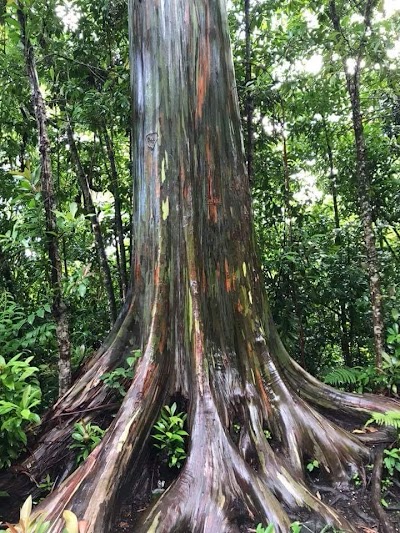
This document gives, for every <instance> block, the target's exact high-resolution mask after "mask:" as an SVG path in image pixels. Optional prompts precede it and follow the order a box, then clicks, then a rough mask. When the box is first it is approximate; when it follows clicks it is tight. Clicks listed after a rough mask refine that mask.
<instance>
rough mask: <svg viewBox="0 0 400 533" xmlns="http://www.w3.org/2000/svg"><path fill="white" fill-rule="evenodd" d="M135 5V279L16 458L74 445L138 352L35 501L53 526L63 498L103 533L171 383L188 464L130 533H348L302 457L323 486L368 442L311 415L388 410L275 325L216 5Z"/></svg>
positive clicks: (51, 455)
mask: <svg viewBox="0 0 400 533" xmlns="http://www.w3.org/2000/svg"><path fill="white" fill-rule="evenodd" d="M129 5H130V11H129V16H130V38H131V71H132V90H133V102H134V118H133V121H134V128H135V131H134V141H133V142H134V145H133V156H134V157H133V161H134V184H135V210H134V213H135V215H134V221H133V231H134V255H133V264H132V278H133V288H132V289H131V291H130V293H129V294H128V297H127V301H126V304H125V306H124V308H123V310H122V312H121V314H120V316H119V318H118V320H117V322H116V324H115V326H114V328H113V329H112V331H111V333H110V335H109V337H108V339H107V340H106V342H105V344H104V346H103V348H102V349H101V350H100V351H99V352H98V354H96V356H95V357H94V359H93V360H92V361H90V362H89V363H88V365H87V367H86V369H84V370H85V371H84V372H82V374H81V376H80V377H79V379H78V380H77V381H76V383H75V384H74V386H73V387H72V388H71V389H70V391H69V392H68V393H67V394H66V395H65V396H64V398H63V401H62V402H58V404H56V405H55V407H54V408H53V410H52V411H51V412H50V413H49V415H48V416H47V417H46V419H45V420H44V422H43V427H42V430H41V435H40V440H39V443H38V445H37V446H36V448H35V449H34V451H33V453H32V454H31V456H30V457H29V458H28V459H27V460H26V461H25V462H24V464H23V465H22V466H23V467H24V468H25V469H26V470H28V471H29V473H30V475H35V476H36V475H38V474H39V473H44V472H45V471H46V470H43V468H44V465H47V466H48V467H50V465H51V467H52V468H55V467H56V466H57V461H60V460H62V458H63V455H62V454H63V453H64V455H67V456H68V453H69V452H68V444H69V441H68V434H69V432H70V430H71V428H72V424H73V421H74V420H76V419H77V417H78V416H79V413H80V412H81V413H84V414H85V416H86V417H87V418H89V417H90V416H93V415H92V413H95V411H94V409H95V408H98V407H100V406H102V405H105V404H106V403H107V401H109V400H110V398H109V393H108V392H107V390H106V389H105V387H104V385H103V383H102V382H101V380H100V376H101V375H102V374H103V373H104V372H106V371H109V370H110V369H112V368H114V367H115V366H118V365H121V364H122V362H123V360H124V358H125V357H126V356H127V355H128V354H129V353H130V352H131V351H132V349H133V348H137V347H140V348H141V349H142V354H143V355H142V357H141V358H140V360H139V361H138V363H137V367H136V369H135V370H136V372H135V377H134V379H133V381H132V383H131V385H130V387H129V390H128V392H127V394H126V396H125V398H124V400H123V402H122V405H121V407H120V408H119V410H118V412H117V413H116V415H115V418H114V420H113V422H112V424H111V425H110V427H109V428H108V431H107V432H106V434H105V437H104V438H103V440H102V442H101V443H100V444H99V445H98V447H97V448H96V449H95V450H94V451H93V452H92V454H91V455H90V456H89V458H88V459H87V460H86V461H85V462H84V463H83V464H82V465H81V466H80V467H79V468H77V469H76V470H75V471H74V472H72V473H71V469H70V468H69V469H68V465H69V464H70V463H69V462H68V461H66V460H65V458H64V461H63V463H62V464H63V466H64V470H65V475H64V476H63V480H64V481H63V483H62V484H61V485H60V486H59V487H58V488H57V489H56V490H55V491H54V492H53V493H52V494H50V495H49V496H48V497H47V498H46V499H45V500H44V501H43V502H42V503H41V504H40V508H41V509H42V510H43V511H44V512H45V513H47V514H48V518H49V519H50V520H53V521H54V520H55V521H56V523H55V524H54V525H53V526H52V533H60V532H61V530H62V525H61V520H60V518H59V517H60V516H61V513H62V511H63V509H64V508H67V509H71V510H72V511H73V512H75V513H76V515H77V516H78V517H79V519H80V520H83V521H85V523H86V526H87V533H99V532H101V531H104V532H106V531H111V530H112V524H113V520H114V519H115V515H116V514H117V513H118V504H119V502H120V500H121V496H122V494H121V487H124V496H126V493H127V491H129V490H131V492H132V498H133V497H134V487H135V486H136V485H135V484H134V483H131V484H129V480H130V479H134V478H139V477H140V475H139V473H140V471H141V470H142V468H143V465H142V461H143V460H144V459H145V457H146V450H147V448H148V446H149V443H150V433H151V430H152V426H153V424H154V422H155V421H156V420H157V417H158V416H159V413H160V410H161V408H162V406H163V405H164V404H165V403H168V402H169V400H170V399H171V398H172V397H174V396H175V395H177V394H179V395H180V396H183V397H184V398H185V399H186V400H187V403H188V406H189V407H188V419H187V422H188V432H189V433H190V442H189V446H188V450H187V460H186V462H185V464H184V466H183V468H182V470H181V472H180V474H179V476H178V477H177V479H176V480H175V481H174V482H173V483H172V485H171V486H170V487H169V488H168V490H167V491H166V492H165V493H164V494H163V495H162V496H161V497H160V499H159V500H158V501H156V502H155V503H154V504H152V505H150V507H149V509H148V510H147V512H146V514H145V515H143V516H141V517H138V522H137V524H136V525H135V531H137V532H138V533H142V532H150V531H151V532H157V533H161V532H165V533H167V532H187V531H191V532H193V533H201V532H204V533H205V532H207V533H227V532H238V531H239V529H240V527H242V526H243V525H249V527H252V525H254V524H256V523H258V522H262V523H264V524H267V523H274V525H275V531H276V532H277V533H287V531H288V528H289V524H290V522H291V521H292V520H293V519H295V517H296V516H298V514H299V513H300V512H301V511H304V510H306V511H308V512H310V513H311V514H315V515H317V516H319V517H320V518H321V519H322V521H323V522H324V523H327V524H331V525H333V526H335V527H337V528H341V529H345V530H346V531H349V532H352V531H354V527H353V525H352V524H349V523H348V521H347V520H346V519H344V518H343V517H342V516H340V515H339V514H338V513H337V512H336V511H335V510H334V509H331V508H330V507H329V506H327V505H326V504H324V503H323V502H321V501H320V500H319V499H318V498H317V497H316V496H315V495H314V494H313V493H312V490H311V489H310V488H309V487H308V486H307V478H306V476H305V472H304V464H305V461H306V460H307V459H309V458H317V459H318V460H319V462H320V464H321V468H322V469H324V471H325V473H326V475H327V476H328V477H329V478H330V479H331V481H332V483H334V484H344V483H346V482H347V481H348V479H349V477H350V476H351V473H352V472H354V471H356V470H358V469H361V468H362V463H363V461H366V460H368V457H369V451H368V449H367V447H366V446H365V445H364V444H363V443H361V442H360V440H359V439H357V438H356V437H355V436H354V435H352V434H350V433H348V432H346V431H344V430H343V429H341V428H339V427H338V426H337V425H336V424H334V423H333V422H331V421H329V420H328V419H326V418H325V417H324V416H323V415H322V414H320V413H319V412H318V410H317V409H319V408H322V409H324V410H330V411H331V412H333V413H340V414H345V415H346V416H347V417H349V419H353V420H358V419H360V418H367V417H368V416H369V412H370V411H371V410H374V411H381V412H384V411H386V410H389V409H392V410H394V409H396V408H399V404H398V403H397V402H395V401H393V400H390V399H385V398H375V397H373V396H369V397H365V398H364V397H361V396H357V395H352V394H347V393H344V392H339V391H335V390H334V389H332V388H330V387H328V386H326V385H323V384H321V383H319V382H318V381H317V380H316V379H314V378H312V377H311V376H309V375H308V374H307V373H306V372H305V371H304V370H303V369H302V368H301V367H300V366H299V365H297V364H296V363H295V362H294V361H292V360H291V359H290V357H289V355H288V354H287V352H286V351H285V349H284V347H283V345H282V343H281V341H280V339H279V337H278V335H277V332H276V329H275V326H274V324H273V321H272V319H271V317H270V313H269V310H268V305H267V302H266V299H265V296H264V292H263V281H262V278H261V274H260V268H259V265H258V262H257V255H256V253H255V245H254V238H253V233H252V226H251V206H250V195H249V184H248V179H247V173H246V167H245V159H244V154H243V149H242V146H243V145H242V139H241V134H240V118H239V112H238V102H237V96H236V92H235V90H234V87H235V83H234V74H233V66H232V61H231V54H230V49H229V35H228V28H227V20H226V12H225V1H224V0H215V1H213V2H209V1H208V0H192V1H191V2H187V1H186V0H158V1H157V2H144V1H143V2H142V1H140V0H131V1H130V4H129ZM80 416H82V415H80ZM338 418H340V417H338ZM60 420H61V424H60V423H59V421H60ZM236 423H239V425H240V435H239V438H238V439H237V440H235V439H233V438H232V428H233V425H234V424H236ZM265 428H269V430H270V432H271V433H272V435H273V438H274V442H275V443H276V445H275V446H274V448H272V447H271V446H270V444H269V442H268V441H267V439H266V437H265V435H264V429H265ZM62 437H63V440H61V438H62ZM55 461H56V462H55ZM66 463H67V466H66ZM67 475H68V477H66V476H67ZM0 481H1V479H0ZM0 486H2V485H1V484H0ZM8 486H9V485H8Z"/></svg>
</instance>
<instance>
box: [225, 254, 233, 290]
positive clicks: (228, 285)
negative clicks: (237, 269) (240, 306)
mask: <svg viewBox="0 0 400 533" xmlns="http://www.w3.org/2000/svg"><path fill="white" fill-rule="evenodd" d="M225 288H226V292H231V290H232V277H231V274H230V272H229V265H228V260H227V259H225Z"/></svg>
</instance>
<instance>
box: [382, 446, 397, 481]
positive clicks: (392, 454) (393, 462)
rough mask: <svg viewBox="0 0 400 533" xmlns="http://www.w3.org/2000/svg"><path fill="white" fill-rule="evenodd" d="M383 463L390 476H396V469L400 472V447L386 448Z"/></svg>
mask: <svg viewBox="0 0 400 533" xmlns="http://www.w3.org/2000/svg"><path fill="white" fill-rule="evenodd" d="M383 453H384V458H383V464H384V465H385V468H386V470H387V471H388V472H389V475H390V476H392V477H393V476H394V474H395V471H396V470H397V472H400V448H392V449H391V450H388V449H386V450H384V452H383Z"/></svg>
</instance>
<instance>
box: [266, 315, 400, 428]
mask: <svg viewBox="0 0 400 533" xmlns="http://www.w3.org/2000/svg"><path fill="white" fill-rule="evenodd" d="M269 327H270V335H269V338H268V345H269V348H270V351H271V353H273V354H277V357H276V360H277V361H278V368H279V371H280V374H281V375H282V377H283V378H284V379H285V381H287V383H288V384H290V386H291V387H292V388H293V390H295V391H296V393H297V394H298V396H300V397H301V398H303V399H305V400H307V402H308V403H310V404H311V405H314V406H316V407H319V408H322V409H324V410H326V411H329V412H330V413H332V415H333V416H335V413H340V416H338V418H341V419H343V417H344V416H346V417H347V418H348V419H353V420H355V421H358V422H360V421H361V422H366V420H368V419H369V418H370V413H371V412H374V411H375V412H379V413H384V412H386V411H389V410H391V411H398V410H400V402H399V401H398V400H394V399H393V398H386V397H384V396H378V395H375V394H363V395H360V394H353V393H350V392H344V391H340V390H337V389H334V388H333V387H330V386H329V385H327V384H325V383H321V382H320V381H318V379H316V378H314V377H313V376H311V375H310V374H308V373H307V372H306V371H305V370H304V368H302V367H301V366H300V365H299V364H297V363H296V362H295V361H294V360H293V359H291V357H290V356H289V354H288V353H287V351H286V349H285V347H284V346H283V344H282V341H281V340H280V338H279V336H278V333H277V331H276V328H275V325H274V324H273V322H272V318H270V322H269Z"/></svg>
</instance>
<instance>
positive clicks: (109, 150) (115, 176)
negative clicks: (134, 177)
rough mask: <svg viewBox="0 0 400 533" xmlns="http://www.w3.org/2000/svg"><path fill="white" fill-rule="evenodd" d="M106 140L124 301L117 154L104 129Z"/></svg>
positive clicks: (123, 257)
mask: <svg viewBox="0 0 400 533" xmlns="http://www.w3.org/2000/svg"><path fill="white" fill-rule="evenodd" d="M103 131H104V140H105V144H106V150H107V156H108V161H109V163H110V171H111V176H110V178H111V191H112V193H113V196H114V219H115V234H116V239H117V248H118V250H119V258H120V278H121V287H122V299H123V300H125V298H126V293H127V290H128V274H127V270H126V250H125V243H124V229H123V225H122V214H121V212H122V209H121V196H120V192H119V183H118V172H117V165H116V164H115V152H114V145H113V142H112V138H111V137H110V135H109V134H108V131H107V127H106V126H105V127H104V130H103Z"/></svg>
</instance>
